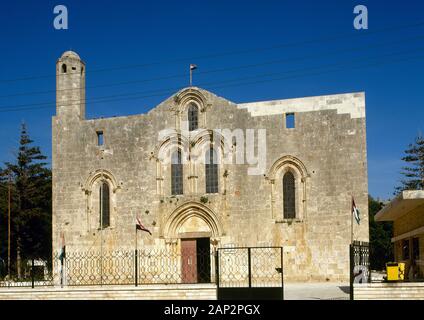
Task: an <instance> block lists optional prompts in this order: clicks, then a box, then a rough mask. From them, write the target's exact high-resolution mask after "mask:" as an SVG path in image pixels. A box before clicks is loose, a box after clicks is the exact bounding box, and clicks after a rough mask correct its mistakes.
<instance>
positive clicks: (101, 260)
mask: <svg viewBox="0 0 424 320" xmlns="http://www.w3.org/2000/svg"><path fill="white" fill-rule="evenodd" d="M99 204H100V285H101V286H102V285H103V169H102V173H101V178H100V201H99Z"/></svg>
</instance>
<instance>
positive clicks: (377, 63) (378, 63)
mask: <svg viewBox="0 0 424 320" xmlns="http://www.w3.org/2000/svg"><path fill="white" fill-rule="evenodd" d="M422 58H424V56H422V55H420V56H415V57H408V58H403V59H396V60H390V61H387V62H383V61H377V62H374V63H372V64H366V65H360V66H355V67H356V68H367V67H373V66H378V65H384V64H387V63H397V62H407V61H411V60H417V59H422ZM333 66H336V65H333ZM348 67H349V66H348ZM320 68H322V67H320ZM341 70H343V68H339V69H335V70H327V71H322V72H313V73H303V74H294V75H291V76H286V77H279V78H273V79H264V80H257V81H251V82H242V83H234V84H229V85H219V84H217V85H212V86H210V87H211V88H228V87H237V86H245V85H251V84H258V83H266V82H272V81H280V80H284V79H293V78H299V77H304V76H315V75H321V74H328V73H333V72H337V71H341ZM205 85H207V84H203V86H205ZM180 89H181V88H174V89H164V90H163V91H157V93H152V94H150V95H142V96H136V97H127V98H113V97H110V98H97V99H102V100H100V101H93V102H90V104H96V103H105V102H116V101H125V100H137V99H143V98H149V97H158V96H166V95H170V94H172V93H175V91H177V90H180ZM139 94H141V93H139ZM78 101H80V100H78ZM51 106H54V103H48V105H45V106H38V107H31V106H29V107H19V106H17V107H13V108H10V109H0V113H2V112H13V111H25V110H36V109H44V108H49V107H51Z"/></svg>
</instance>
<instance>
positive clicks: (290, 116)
mask: <svg viewBox="0 0 424 320" xmlns="http://www.w3.org/2000/svg"><path fill="white" fill-rule="evenodd" d="M294 124H295V123H294V113H286V128H287V129H293V128H294Z"/></svg>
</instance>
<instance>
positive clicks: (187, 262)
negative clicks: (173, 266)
mask: <svg viewBox="0 0 424 320" xmlns="http://www.w3.org/2000/svg"><path fill="white" fill-rule="evenodd" d="M181 263H182V266H181V269H182V282H183V283H208V282H210V281H211V254H210V239H209V238H193V239H181Z"/></svg>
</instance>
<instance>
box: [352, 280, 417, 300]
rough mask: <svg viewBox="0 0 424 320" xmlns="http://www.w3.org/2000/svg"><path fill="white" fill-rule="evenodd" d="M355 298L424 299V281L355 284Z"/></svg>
mask: <svg viewBox="0 0 424 320" xmlns="http://www.w3.org/2000/svg"><path fill="white" fill-rule="evenodd" d="M353 293H354V299H355V300H424V282H397V283H369V284H355V285H354V287H353Z"/></svg>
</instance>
